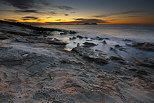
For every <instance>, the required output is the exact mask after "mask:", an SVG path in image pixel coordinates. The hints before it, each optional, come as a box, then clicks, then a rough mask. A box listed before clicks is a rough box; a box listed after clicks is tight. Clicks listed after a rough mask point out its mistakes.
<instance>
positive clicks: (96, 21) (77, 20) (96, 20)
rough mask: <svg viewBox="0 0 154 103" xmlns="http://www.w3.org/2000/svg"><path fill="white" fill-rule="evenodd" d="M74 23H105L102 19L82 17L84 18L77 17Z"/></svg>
mask: <svg viewBox="0 0 154 103" xmlns="http://www.w3.org/2000/svg"><path fill="white" fill-rule="evenodd" d="M74 22H75V23H107V21H106V20H102V19H84V18H77V19H75V21H74Z"/></svg>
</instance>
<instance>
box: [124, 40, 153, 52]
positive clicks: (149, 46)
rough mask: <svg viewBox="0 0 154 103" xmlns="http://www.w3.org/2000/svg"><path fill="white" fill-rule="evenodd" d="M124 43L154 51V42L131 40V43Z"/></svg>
mask: <svg viewBox="0 0 154 103" xmlns="http://www.w3.org/2000/svg"><path fill="white" fill-rule="evenodd" d="M126 45H128V46H132V47H136V48H138V49H141V50H145V51H154V44H153V43H147V42H145V43H140V42H133V43H132V44H126Z"/></svg>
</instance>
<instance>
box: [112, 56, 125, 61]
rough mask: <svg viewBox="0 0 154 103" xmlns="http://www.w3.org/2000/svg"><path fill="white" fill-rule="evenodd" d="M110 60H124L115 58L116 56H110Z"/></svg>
mask: <svg viewBox="0 0 154 103" xmlns="http://www.w3.org/2000/svg"><path fill="white" fill-rule="evenodd" d="M110 59H111V60H124V59H123V58H121V57H117V56H111V57H110Z"/></svg>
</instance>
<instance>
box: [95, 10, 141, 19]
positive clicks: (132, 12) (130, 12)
mask: <svg viewBox="0 0 154 103" xmlns="http://www.w3.org/2000/svg"><path fill="white" fill-rule="evenodd" d="M138 13H142V11H125V12H119V13H110V14H106V15H96V16H93V17H98V18H100V17H109V16H116V15H126V14H138Z"/></svg>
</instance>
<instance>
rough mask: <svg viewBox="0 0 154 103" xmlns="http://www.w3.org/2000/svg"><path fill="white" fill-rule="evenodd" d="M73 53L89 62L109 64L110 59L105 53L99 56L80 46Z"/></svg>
mask: <svg viewBox="0 0 154 103" xmlns="http://www.w3.org/2000/svg"><path fill="white" fill-rule="evenodd" d="M72 51H75V52H77V53H78V54H79V55H81V56H82V57H83V58H85V59H87V60H89V61H93V62H96V63H99V64H107V63H108V60H109V57H108V56H107V55H106V54H105V53H103V52H100V53H99V54H96V53H95V51H93V50H92V49H89V48H86V47H81V46H79V47H76V48H73V49H72Z"/></svg>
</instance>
